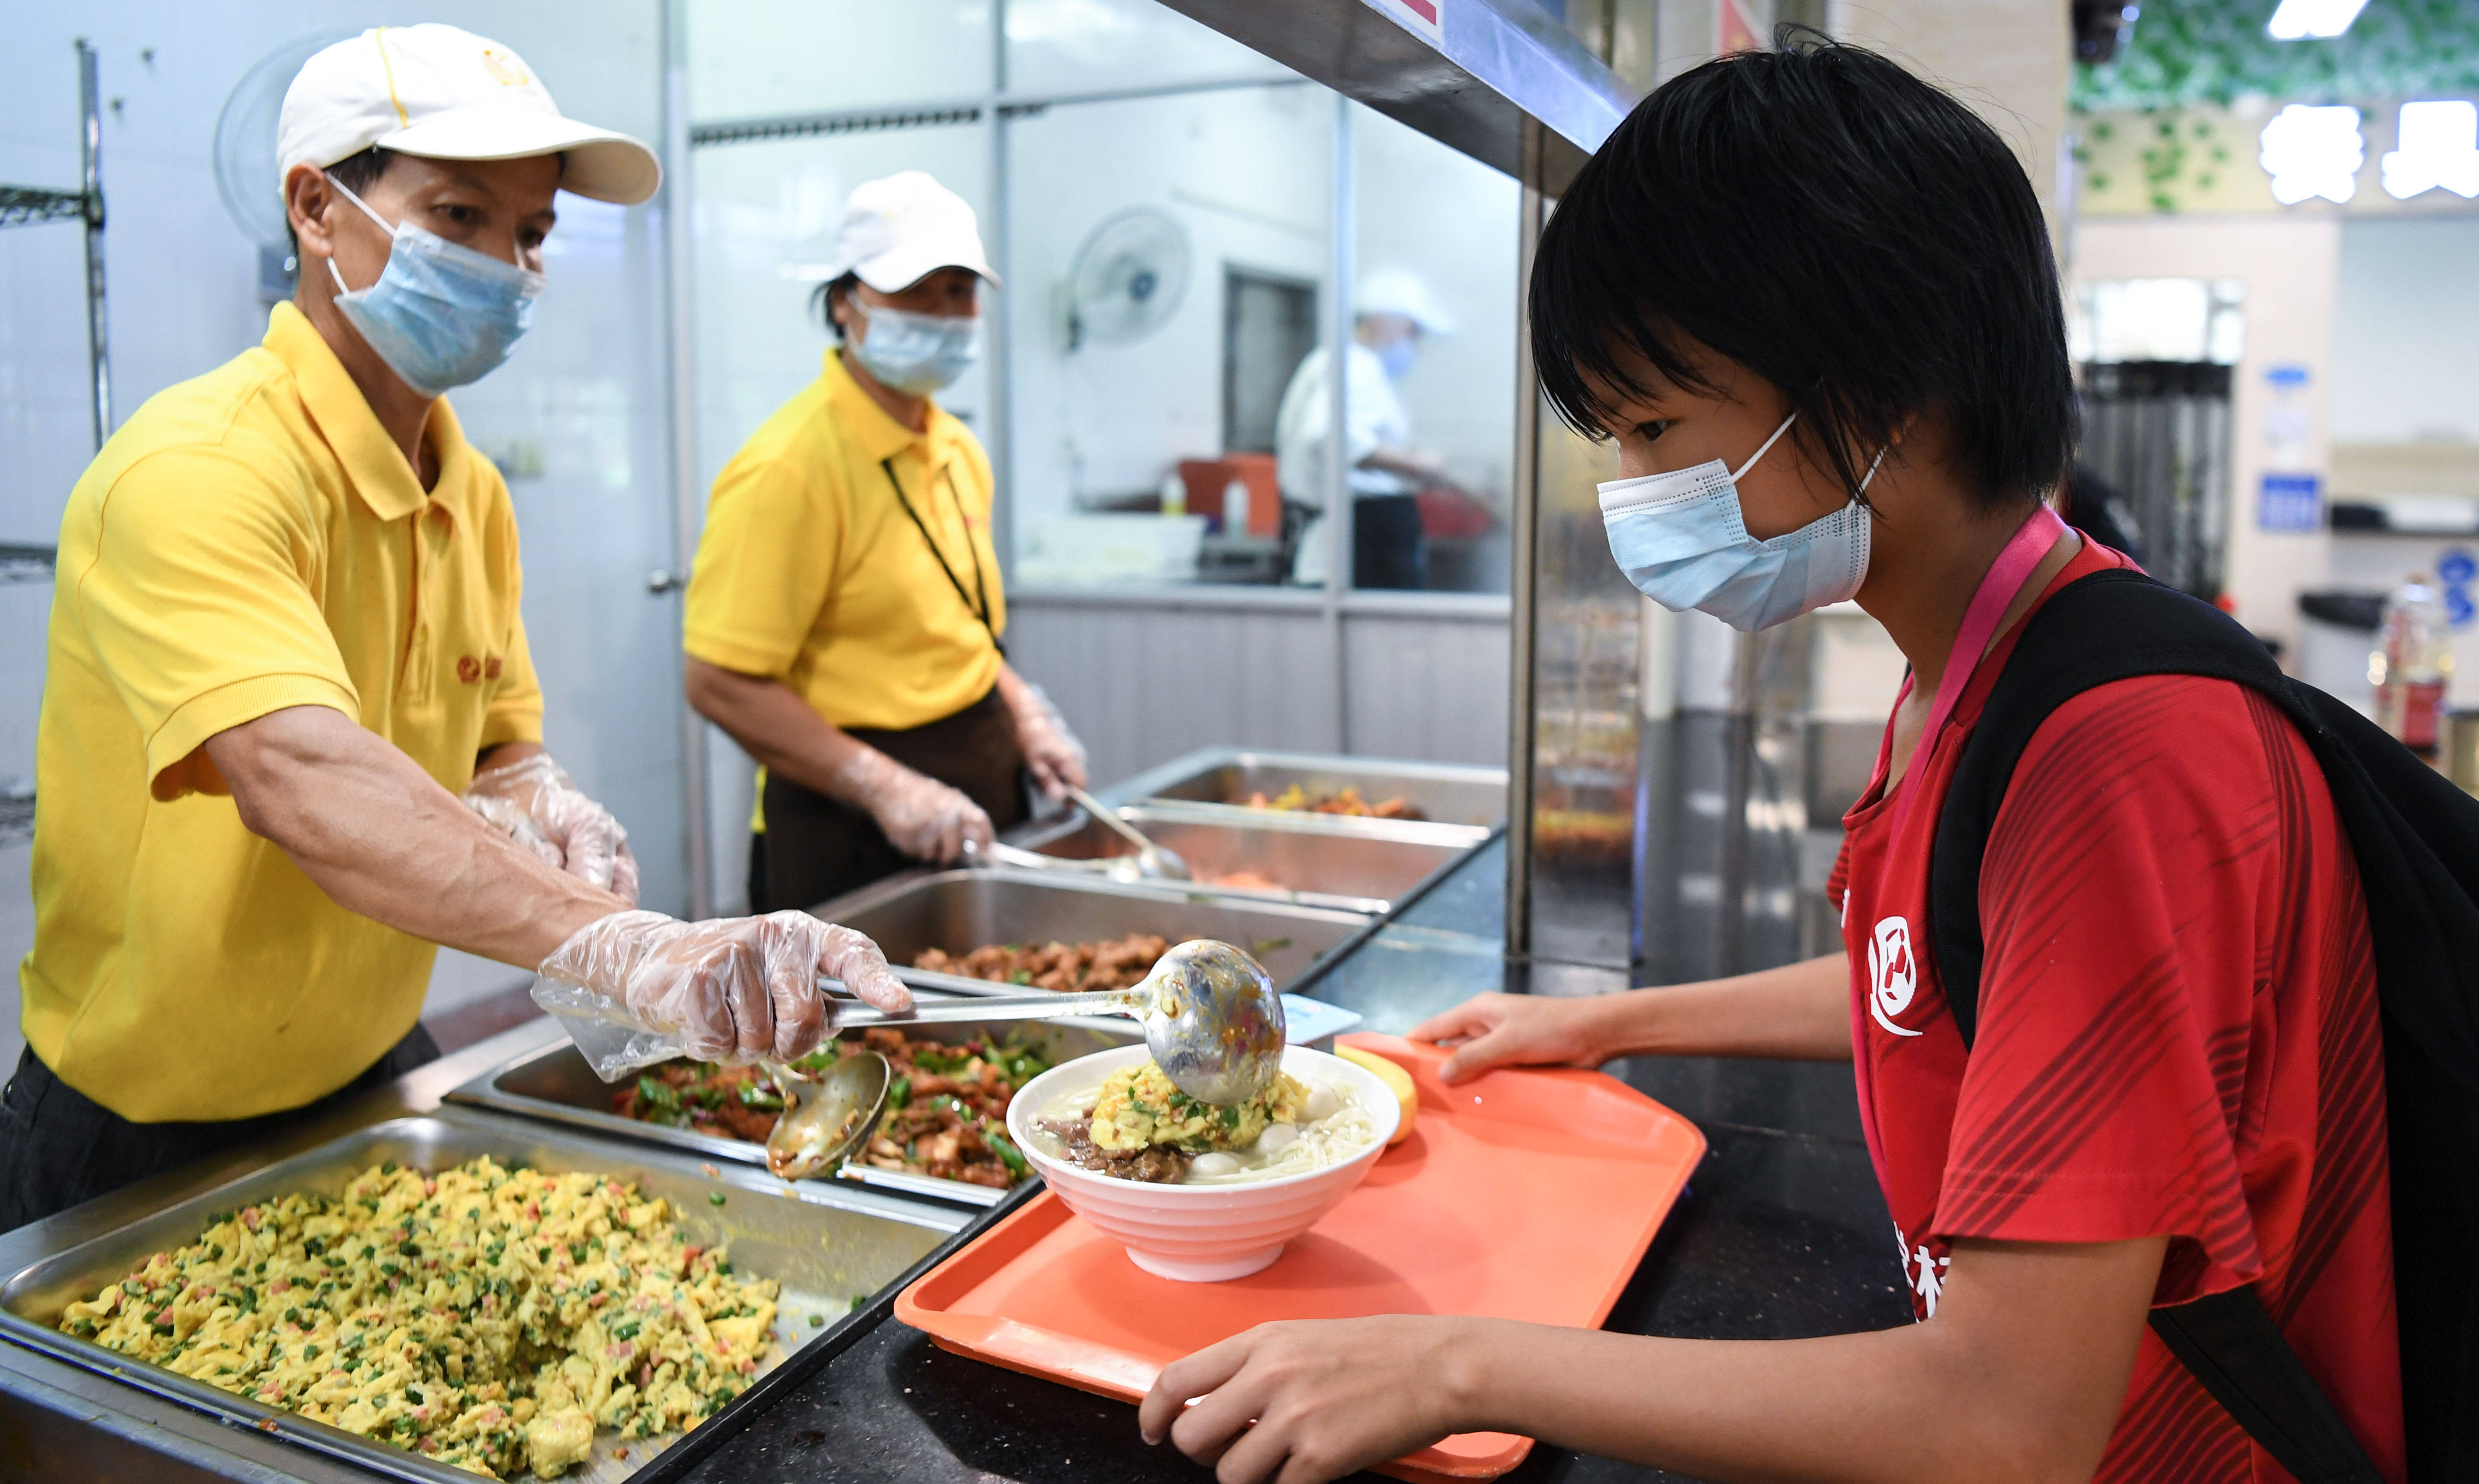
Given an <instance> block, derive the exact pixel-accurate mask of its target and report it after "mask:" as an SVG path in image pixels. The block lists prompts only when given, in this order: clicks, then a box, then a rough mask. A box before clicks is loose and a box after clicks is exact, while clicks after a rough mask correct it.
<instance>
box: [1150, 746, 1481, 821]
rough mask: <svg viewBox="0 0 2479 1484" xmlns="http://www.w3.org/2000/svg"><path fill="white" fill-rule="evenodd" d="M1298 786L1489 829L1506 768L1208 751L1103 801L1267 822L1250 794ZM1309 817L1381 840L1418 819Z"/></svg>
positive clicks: (1172, 763)
mask: <svg viewBox="0 0 2479 1484" xmlns="http://www.w3.org/2000/svg"><path fill="white" fill-rule="evenodd" d="M1293 784H1298V785H1299V786H1300V787H1301V788H1303V789H1306V790H1307V791H1309V792H1312V793H1319V792H1331V791H1333V790H1336V789H1342V788H1345V787H1349V788H1355V789H1358V790H1359V791H1360V793H1361V796H1362V797H1364V798H1366V799H1367V800H1369V801H1370V802H1371V803H1375V802H1378V801H1380V800H1383V799H1387V798H1392V797H1393V796H1395V795H1397V794H1399V795H1401V796H1402V797H1404V798H1406V799H1408V800H1410V801H1411V802H1412V803H1414V804H1417V805H1418V806H1419V807H1420V811H1421V812H1422V813H1423V814H1425V815H1427V816H1428V820H1427V822H1428V823H1431V824H1438V825H1457V826H1463V827H1466V828H1474V829H1479V830H1482V831H1487V830H1491V829H1495V828H1496V827H1497V826H1498V825H1500V824H1503V823H1504V822H1506V769H1504V768H1502V767H1467V766H1464V765H1460V764H1453V763H1413V762H1406V761H1402V760H1398V759H1392V758H1355V757H1344V756H1342V755H1340V754H1329V753H1316V752H1252V751H1249V750H1246V749H1244V748H1239V747H1209V748H1206V749H1204V750H1202V751H1198V752H1191V753H1189V754H1188V755H1187V756H1186V757H1183V758H1175V759H1173V760H1171V761H1170V762H1168V763H1165V764H1163V765H1162V766H1161V767H1156V768H1150V769H1148V770H1146V771H1145V772H1142V773H1139V774H1137V776H1136V777H1134V778H1131V779H1129V780H1128V781H1127V782H1125V783H1121V784H1118V785H1115V786H1113V787H1112V788H1111V789H1110V790H1109V791H1108V792H1105V793H1104V794H1103V797H1104V798H1106V799H1108V800H1110V801H1111V802H1112V803H1122V804H1138V803H1140V804H1144V805H1147V806H1149V807H1158V808H1161V807H1167V808H1181V809H1189V810H1202V811H1206V812H1208V813H1209V815H1210V816H1219V817H1230V816H1234V815H1237V816H1239V817H1242V818H1259V819H1262V818H1264V817H1265V816H1266V815H1267V814H1268V813H1271V811H1266V810H1256V809H1250V808H1249V807H1248V797H1249V795H1250V794H1252V793H1260V792H1262V793H1265V795H1267V796H1268V797H1271V796H1273V795H1275V794H1278V793H1281V792H1283V791H1284V790H1285V789H1288V788H1290V787H1291V785H1293ZM1310 817H1312V818H1316V819H1322V820H1325V821H1327V822H1328V823H1329V824H1331V825H1334V826H1339V827H1342V828H1344V829H1351V830H1362V831H1371V832H1375V833H1377V834H1380V835H1385V834H1388V833H1390V832H1396V831H1400V830H1402V829H1404V828H1405V827H1407V826H1410V825H1413V824H1415V823H1417V822H1418V821H1412V820H1395V819H1369V818H1351V817H1343V816H1336V815H1316V816H1310Z"/></svg>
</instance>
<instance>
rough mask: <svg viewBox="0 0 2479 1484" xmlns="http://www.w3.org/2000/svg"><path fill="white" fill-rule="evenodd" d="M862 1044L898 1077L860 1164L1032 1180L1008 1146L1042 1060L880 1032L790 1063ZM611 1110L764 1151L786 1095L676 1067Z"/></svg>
mask: <svg viewBox="0 0 2479 1484" xmlns="http://www.w3.org/2000/svg"><path fill="white" fill-rule="evenodd" d="M1157 956H1159V955H1157ZM1148 967H1150V963H1149V964H1148ZM862 1046H866V1047H868V1048H869V1049H870V1050H873V1051H878V1052H881V1053H882V1054H884V1056H885V1057H886V1061H887V1067H888V1069H889V1070H891V1071H892V1072H893V1073H894V1080H893V1081H892V1082H891V1083H889V1084H888V1085H887V1089H886V1113H885V1115H884V1116H883V1117H882V1118H881V1119H879V1124H878V1130H877V1132H876V1133H874V1134H872V1135H871V1136H870V1140H869V1143H868V1144H866V1145H864V1146H863V1150H862V1153H861V1154H860V1155H859V1156H858V1157H859V1159H860V1161H861V1162H862V1163H863V1164H866V1165H870V1166H873V1167H875V1168H877V1169H880V1170H904V1171H906V1172H907V1173H911V1174H918V1175H934V1176H936V1177H938V1178H939V1179H943V1180H961V1181H964V1182H965V1183H967V1184H970V1185H985V1186H988V1187H990V1188H991V1189H993V1190H1001V1191H1003V1190H1006V1189H1007V1188H1009V1186H1011V1185H1013V1184H1015V1183H1016V1182H1017V1181H1018V1180H1021V1179H1023V1178H1024V1177H1025V1176H1026V1175H1027V1174H1028V1173H1030V1172H1031V1167H1030V1166H1028V1165H1027V1164H1026V1163H1025V1160H1024V1155H1023V1153H1022V1152H1021V1151H1019V1150H1018V1149H1017V1148H1016V1146H1015V1145H1014V1144H1012V1143H1010V1142H1009V1139H1008V1136H1007V1107H1008V1099H1009V1098H1010V1097H1013V1096H1014V1095H1015V1092H1016V1090H1017V1089H1018V1088H1021V1087H1023V1086H1024V1085H1025V1084H1026V1083H1028V1082H1030V1081H1032V1080H1033V1079H1034V1078H1035V1077H1037V1076H1039V1075H1040V1074H1041V1073H1043V1072H1045V1071H1047V1070H1049V1069H1050V1064H1049V1063H1048V1062H1046V1061H1044V1060H1043V1059H1042V1058H1041V1055H1040V1053H1038V1052H1036V1051H1033V1050H1030V1049H1028V1048H1026V1047H1023V1046H1008V1045H999V1044H992V1043H989V1042H984V1041H967V1042H960V1043H948V1042H943V1041H915V1040H912V1039H911V1038H909V1037H907V1036H906V1035H905V1034H904V1033H903V1032H902V1031H900V1030H895V1029H892V1028H890V1027H884V1026H879V1027H873V1028H872V1029H870V1030H867V1031H864V1032H862V1040H861V1041H860V1042H859V1043H857V1044H856V1043H852V1042H838V1043H836V1044H833V1045H831V1046H822V1047H820V1048H819V1050H818V1051H817V1052H816V1054H814V1055H811V1056H806V1057H804V1058H802V1059H801V1060H800V1061H797V1062H794V1063H793V1064H792V1065H793V1066H794V1067H795V1068H797V1069H800V1070H802V1071H817V1070H819V1069H823V1068H825V1067H827V1066H828V1065H830V1064H831V1062H832V1061H833V1060H834V1059H835V1058H837V1057H840V1056H845V1055H849V1054H851V1053H853V1052H855V1051H857V1050H859V1049H860V1048H861V1047H862ZM611 1106H612V1109H613V1111H615V1112H617V1113H618V1114H620V1116H621V1117H623V1118H630V1119H639V1120H641V1121H643V1122H648V1123H660V1124H663V1125H665V1126H667V1127H671V1128H687V1129H694V1130H696V1131H697V1132H699V1133H703V1134H713V1135H716V1136H718V1137H721V1138H726V1139H742V1140H746V1141H748V1142H749V1143H751V1144H764V1143H765V1142H766V1136H767V1135H769V1134H771V1133H773V1132H774V1131H775V1120H776V1119H777V1118H779V1117H780V1116H781V1114H782V1112H783V1094H781V1093H780V1092H779V1090H777V1088H776V1086H775V1084H774V1082H773V1080H772V1079H770V1078H769V1077H768V1076H767V1075H766V1073H765V1072H764V1071H762V1070H760V1069H757V1068H754V1067H718V1066H716V1065H715V1064H714V1063H712V1062H691V1061H677V1062H666V1063H664V1064H663V1065H661V1066H659V1067H653V1068H649V1069H647V1070H646V1071H645V1072H643V1073H642V1074H640V1075H639V1076H638V1078H637V1080H636V1081H635V1083H633V1084H632V1085H630V1086H628V1087H626V1088H623V1089H621V1090H620V1091H619V1092H618V1093H615V1094H612V1099H611Z"/></svg>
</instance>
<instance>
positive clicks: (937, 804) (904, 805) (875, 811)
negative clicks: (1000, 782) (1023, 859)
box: [837, 747, 998, 866]
mask: <svg viewBox="0 0 2479 1484" xmlns="http://www.w3.org/2000/svg"><path fill="white" fill-rule="evenodd" d="M837 779H838V781H839V782H840V783H841V784H842V785H843V793H842V795H841V796H842V797H844V798H846V799H849V800H852V801H853V802H855V803H856V804H858V805H859V806H860V807H861V808H863V809H866V810H868V811H869V814H870V817H871V818H873V819H875V820H877V821H878V827H879V828H880V829H882V830H883V831H885V832H886V838H887V840H888V841H889V842H891V843H893V844H894V846H895V848H896V849H898V850H901V851H903V852H904V853H905V854H906V855H908V856H910V857H912V858H913V859H914V860H916V861H933V862H935V863H936V864H938V865H940V866H951V865H954V864H955V862H956V860H957V859H958V857H959V856H961V855H962V854H963V853H964V842H965V841H967V840H969V841H971V842H973V843H974V844H975V845H976V846H984V845H987V844H989V843H991V842H993V841H995V840H996V839H997V838H998V833H997V831H995V830H993V829H992V828H991V827H990V817H989V816H988V815H986V814H984V813H983V812H982V806H981V805H979V804H976V803H974V802H973V801H972V799H971V798H969V797H967V796H966V795H965V794H964V792H963V791H961V790H959V789H951V788H949V787H948V786H947V785H945V784H943V783H940V782H939V781H938V780H937V779H935V778H932V777H928V776H926V775H924V774H921V773H916V772H914V771H913V770H912V769H910V768H908V767H905V766H904V765H903V764H901V763H898V762H897V761H895V760H894V759H893V758H891V757H888V756H887V755H886V754H885V753H883V752H881V751H879V750H878V749H877V748H875V747H863V748H861V749H860V750H859V751H857V752H856V753H854V754H853V758H852V761H850V762H848V763H846V764H845V765H844V766H843V767H842V769H841V771H840V772H839V773H838V775H837Z"/></svg>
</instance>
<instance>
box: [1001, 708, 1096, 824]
mask: <svg viewBox="0 0 2479 1484" xmlns="http://www.w3.org/2000/svg"><path fill="white" fill-rule="evenodd" d="M999 693H1000V694H1002V695H1006V694H1007V693H1008V692H1006V691H1005V690H1002V691H1001V692H999ZM1008 709H1009V711H1010V712H1011V713H1013V715H1014V717H1015V740H1016V745H1017V746H1018V747H1020V748H1022V749H1023V751H1024V766H1025V768H1026V770H1027V771H1029V772H1031V773H1032V774H1033V781H1034V785H1035V787H1036V788H1038V789H1040V790H1041V792H1042V796H1043V797H1044V798H1048V799H1052V800H1054V801H1055V800H1058V799H1061V798H1064V797H1066V796H1067V786H1072V787H1075V788H1079V789H1081V788H1083V787H1085V744H1084V743H1083V742H1079V741H1077V740H1076V734H1075V733H1074V732H1071V731H1069V730H1068V729H1067V718H1066V717H1062V716H1061V715H1060V714H1059V708H1058V707H1057V706H1054V705H1052V704H1051V701H1050V695H1049V693H1048V692H1045V691H1043V690H1042V689H1041V687H1039V686H1037V685H1035V684H1034V683H1033V682H1032V681H1030V680H1024V679H1021V678H1019V679H1018V681H1017V685H1016V691H1015V694H1014V696H1013V697H1012V698H1011V699H1010V701H1009V708H1008Z"/></svg>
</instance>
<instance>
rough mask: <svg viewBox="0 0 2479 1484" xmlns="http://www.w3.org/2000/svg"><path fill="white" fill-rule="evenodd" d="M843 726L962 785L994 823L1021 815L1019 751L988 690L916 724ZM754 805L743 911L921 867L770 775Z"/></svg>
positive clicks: (834, 807) (848, 811)
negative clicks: (756, 815)
mask: <svg viewBox="0 0 2479 1484" xmlns="http://www.w3.org/2000/svg"><path fill="white" fill-rule="evenodd" d="M845 731H846V734H847V735H849V736H850V737H851V738H852V739H853V741H855V742H861V743H864V744H865V745H868V746H872V747H875V748H877V749H878V750H879V751H881V752H883V753H885V754H886V755H887V756H888V757H890V758H893V759H894V760H895V761H897V762H898V763H901V764H903V765H904V766H905V767H908V768H910V769H912V770H913V771H914V772H916V773H926V774H928V775H929V776H931V777H933V778H935V779H937V780H938V781H939V782H940V783H943V784H946V785H947V786H948V787H950V788H954V789H958V790H960V791H962V792H963V793H964V795H965V796H966V797H968V798H970V799H971V800H972V801H973V802H974V803H976V804H979V805H981V806H982V811H983V813H984V814H987V815H988V816H989V817H990V826H991V828H993V829H1000V830H1004V829H1006V828H1008V827H1009V825H1013V824H1020V823H1022V822H1023V821H1024V819H1025V818H1026V817H1027V816H1028V813H1029V811H1028V810H1027V809H1026V807H1025V792H1024V749H1023V748H1022V747H1021V746H1019V745H1018V744H1017V742H1016V737H1015V718H1014V717H1012V716H1010V715H1009V712H1008V709H1007V703H1006V702H1005V701H1003V700H1001V699H1000V697H999V690H998V687H996V686H992V687H990V689H989V690H988V691H987V692H984V693H983V695H982V698H981V699H980V700H978V701H975V702H974V703H973V704H971V705H970V706H967V707H965V708H964V709H963V710H961V711H959V712H957V713H956V714H955V715H953V716H950V717H940V718H939V719H938V720H935V721H933V722H930V723H928V724H926V725H923V726H916V727H907V728H905V729H904V730H902V731H880V730H876V729H873V728H869V727H847V728H846V729H845ZM763 810H764V814H763V817H764V819H765V822H766V828H765V829H763V830H761V831H758V832H757V833H756V834H754V835H752V836H751V837H750V840H749V910H750V911H752V912H779V911H781V910H783V909H785V908H805V907H814V906H816V905H818V904H819V903H820V902H823V901H826V900H828V899H829V898H831V897H836V896H841V895H843V894H844V893H846V892H854V891H858V890H859V889H860V888H862V887H865V886H867V885H869V884H870V883H871V882H873V881H878V880H882V879H883V878H884V877H887V876H891V875H893V874H895V873H896V872H897V871H899V870H903V869H906V868H909V867H914V866H918V865H920V864H922V863H921V862H919V861H916V860H913V859H912V858H911V857H909V856H907V855H906V854H905V853H904V852H903V851H901V850H898V849H896V848H895V843H894V842H892V841H890V840H888V839H887V838H886V832H885V831H883V830H882V829H880V828H879V827H878V821H877V820H875V819H873V818H871V817H869V812H868V811H867V810H862V809H855V808H853V807H851V806H850V805H847V804H841V803H837V802H836V801H835V800H833V799H831V798H829V797H827V796H826V795H825V794H823V793H816V792H811V791H809V790H807V789H805V788H803V787H801V786H800V785H799V784H797V783H794V782H792V781H791V780H790V779H788V778H785V777H783V776H781V775H780V774H779V773H774V772H769V773H768V774H767V775H766V794H765V798H764V800H763Z"/></svg>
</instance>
